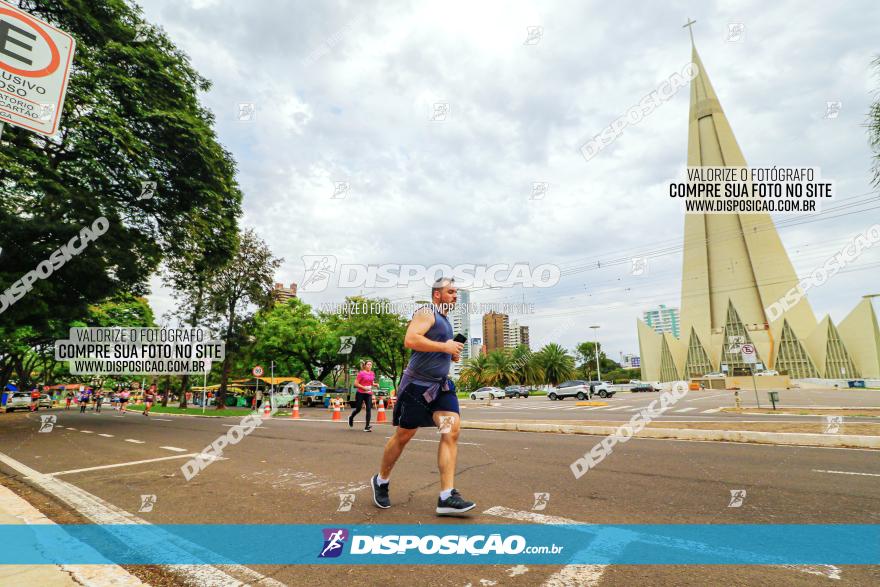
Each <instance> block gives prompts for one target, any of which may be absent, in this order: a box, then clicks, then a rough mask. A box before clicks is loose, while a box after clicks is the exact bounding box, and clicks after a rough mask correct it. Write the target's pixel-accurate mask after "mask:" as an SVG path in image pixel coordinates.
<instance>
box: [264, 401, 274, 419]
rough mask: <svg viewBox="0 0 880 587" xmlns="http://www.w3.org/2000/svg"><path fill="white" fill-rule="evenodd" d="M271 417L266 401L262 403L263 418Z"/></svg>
mask: <svg viewBox="0 0 880 587" xmlns="http://www.w3.org/2000/svg"><path fill="white" fill-rule="evenodd" d="M271 417H272V412H271V411H270V409H269V404H268V402H267V403H266V404H264V405H263V420H268V419H269V418H271Z"/></svg>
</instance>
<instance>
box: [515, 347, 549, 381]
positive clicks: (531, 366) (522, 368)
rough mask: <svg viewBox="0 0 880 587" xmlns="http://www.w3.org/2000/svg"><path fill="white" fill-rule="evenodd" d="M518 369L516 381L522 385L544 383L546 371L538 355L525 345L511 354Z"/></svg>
mask: <svg viewBox="0 0 880 587" xmlns="http://www.w3.org/2000/svg"><path fill="white" fill-rule="evenodd" d="M511 357H512V359H513V364H514V365H515V368H516V381H517V383H519V384H520V385H540V384H541V383H543V382H544V369H543V368H542V367H541V362H540V360H539V357H538V355H537V354H536V353H533V352H532V351H531V350H530V349H529V347H527V346H526V345H524V344H521V345H519V346H517V347H516V348H515V349H513V352H512V353H511Z"/></svg>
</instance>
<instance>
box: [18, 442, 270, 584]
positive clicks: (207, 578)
mask: <svg viewBox="0 0 880 587" xmlns="http://www.w3.org/2000/svg"><path fill="white" fill-rule="evenodd" d="M0 462H2V463H4V464H5V465H7V466H9V467H11V468H12V469H15V470H16V471H18V472H19V473H21V474H22V475H25V476H26V477H27V478H28V481H30V482H31V483H33V484H34V485H36V486H37V487H38V488H40V489H42V490H43V491H45V492H46V493H50V494H52V495H54V496H56V497H57V498H59V499H61V500H62V501H64V502H66V503H67V504H68V505H70V506H71V507H72V508H73V509H74V510H76V511H77V512H79V513H80V514H82V515H83V516H85V517H87V518H89V519H90V520H91V521H92V522H93V523H95V524H102V525H105V527H106V529H107V531H108V532H110V533H111V534H112V533H113V526H118V525H124V524H149V522H147V521H146V520H143V519H141V518H139V517H137V516H135V515H133V514H130V513H128V512H127V511H125V510H123V509H121V508H118V507H116V506H115V505H113V504H111V503H109V502H106V501H104V500H103V499H101V498H100V497H98V496H96V495H92V494H91V493H88V492H87V491H84V490H83V489H80V488H79V487H76V486H75V485H71V484H70V483H67V482H66V481H62V480H61V479H56V478H55V477H52V476H50V475H45V474H43V473H40V472H39V471H36V470H34V469H31V468H30V467H28V466H27V465H25V464H24V463H20V462H18V461H16V460H15V459H13V458H12V457H10V456H8V455H5V454H3V453H0ZM156 531H157V532H162V530H159V529H156ZM161 543H162V544H163V548H165V549H166V550H165V552H170V553H174V552H179V553H180V557H181V558H185V559H190V558H192V555H193V554H195V553H197V552H203V551H204V550H205V549H204V548H203V547H199V546H196V545H193V544H191V543H187V542H186V541H183V540H181V539H180V537H178V536H174V535H171V534H168V538H167V539H165V540H162V541H161ZM178 545H179V546H178ZM167 566H168V567H169V568H170V569H171V570H172V571H173V572H174V573H177V574H180V575H183V577H184V578H185V579H186V580H187V581H188V582H192V583H193V584H194V585H197V586H199V587H210V586H213V585H224V586H235V587H239V586H243V585H245V584H244V583H242V582H241V581H239V580H238V579H236V578H235V577H233V576H231V575H227V574H226V573H224V572H223V571H222V570H220V569H219V568H217V567H214V566H211V565H167ZM224 566H225V567H226V568H228V569H230V570H231V571H234V572H235V573H236V574H238V575H241V576H244V577H246V578H247V580H248V584H251V585H263V586H266V587H285V586H284V583H280V582H278V581H276V580H275V579H272V578H270V577H266V576H264V575H262V574H260V573H258V572H256V571H255V570H253V569H251V568H249V567H246V566H244V565H224Z"/></svg>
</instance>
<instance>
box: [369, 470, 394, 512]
mask: <svg viewBox="0 0 880 587" xmlns="http://www.w3.org/2000/svg"><path fill="white" fill-rule="evenodd" d="M378 479H379V476H378V475H373V478H372V479H370V485H372V486H373V503H374V504H376V507H380V508H382V509H388V508H390V507H391V499H389V497H388V486H389V485H390V484H391V483H390V482H389V483H385V484H384V485H379V481H378Z"/></svg>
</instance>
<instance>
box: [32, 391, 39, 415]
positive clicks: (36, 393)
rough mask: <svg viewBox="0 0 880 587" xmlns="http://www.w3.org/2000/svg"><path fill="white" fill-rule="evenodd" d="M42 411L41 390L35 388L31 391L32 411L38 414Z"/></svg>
mask: <svg viewBox="0 0 880 587" xmlns="http://www.w3.org/2000/svg"><path fill="white" fill-rule="evenodd" d="M39 409H40V390H39V389H38V388H36V387H35V388H33V389H32V390H31V411H32V412H36V411H37V410H39Z"/></svg>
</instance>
